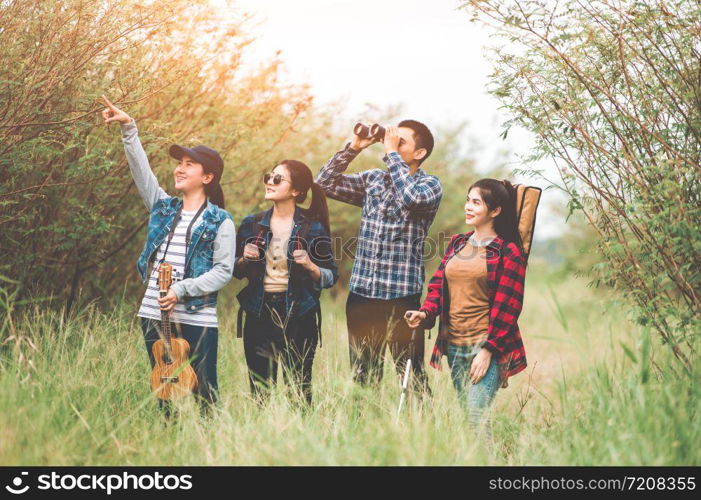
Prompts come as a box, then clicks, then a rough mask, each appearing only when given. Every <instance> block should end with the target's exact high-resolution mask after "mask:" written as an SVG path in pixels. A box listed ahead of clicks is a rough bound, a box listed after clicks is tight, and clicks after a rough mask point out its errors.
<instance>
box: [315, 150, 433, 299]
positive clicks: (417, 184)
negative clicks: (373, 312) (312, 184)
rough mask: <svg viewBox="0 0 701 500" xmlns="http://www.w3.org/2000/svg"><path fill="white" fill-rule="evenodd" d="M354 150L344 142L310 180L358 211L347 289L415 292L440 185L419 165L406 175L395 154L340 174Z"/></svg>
mask: <svg viewBox="0 0 701 500" xmlns="http://www.w3.org/2000/svg"><path fill="white" fill-rule="evenodd" d="M357 154H358V152H357V151H355V150H353V149H352V148H351V147H350V143H348V144H346V147H345V149H344V150H343V151H339V152H338V153H336V154H335V155H334V156H333V157H332V158H331V159H330V160H329V161H328V163H327V164H326V165H324V167H323V168H322V169H321V171H320V172H319V175H318V176H317V178H316V182H317V184H319V185H320V186H321V187H322V189H323V190H324V192H325V193H326V196H328V197H329V198H332V199H334V200H339V201H343V202H346V203H350V204H351V205H356V206H359V207H362V209H363V212H362V218H361V220H360V231H359V232H358V244H357V247H356V251H355V262H354V263H353V272H352V274H351V279H350V284H349V288H350V290H351V291H352V292H354V293H357V294H358V295H362V296H364V297H370V298H374V299H384V300H389V299H396V298H399V297H406V296H408V295H414V294H417V293H421V291H422V288H423V284H424V259H423V247H424V239H425V238H426V235H427V234H428V228H429V227H431V223H432V222H433V219H434V218H435V216H436V212H437V211H438V205H439V204H440V202H441V196H442V195H443V188H442V187H441V183H440V181H439V180H438V178H437V177H435V176H433V175H428V174H427V173H426V172H424V171H423V170H421V169H420V168H419V169H418V170H417V171H416V173H415V174H414V175H413V176H412V175H411V174H410V172H409V166H408V165H407V164H406V163H404V161H402V158H401V156H399V153H395V152H392V153H390V154H388V155H385V157H384V158H383V159H382V160H383V161H384V162H385V164H386V165H387V169H379V168H377V169H373V170H367V171H365V172H360V173H358V174H349V175H347V174H344V173H343V172H344V171H345V170H346V168H348V164H349V163H350V162H351V161H352V160H353V159H354V158H355V157H356V156H357Z"/></svg>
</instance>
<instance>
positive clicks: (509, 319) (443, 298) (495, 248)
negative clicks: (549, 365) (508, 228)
mask: <svg viewBox="0 0 701 500" xmlns="http://www.w3.org/2000/svg"><path fill="white" fill-rule="evenodd" d="M471 234H472V232H469V233H465V234H455V235H453V237H452V238H451V240H450V243H449V244H448V249H447V250H446V252H445V255H444V256H443V259H442V260H441V264H440V265H439V266H438V269H437V270H436V272H435V274H434V275H433V277H432V278H431V281H429V283H428V293H427V295H426V300H424V303H423V305H422V306H421V309H420V310H421V311H423V312H425V313H426V320H425V321H424V322H423V325H424V326H425V327H426V328H432V327H433V325H434V324H435V322H436V317H438V316H440V323H439V327H438V337H437V338H436V345H435V346H434V348H433V354H432V355H431V366H433V367H434V368H436V369H438V370H440V366H441V358H442V357H443V355H444V354H445V351H446V342H447V333H446V332H447V328H448V312H449V311H450V294H449V293H448V280H446V279H444V276H445V266H446V264H447V263H448V261H449V260H450V258H451V257H453V256H454V255H455V254H457V253H458V252H460V250H462V248H463V247H464V246H465V244H466V243H467V239H468V238H469V237H470V235H471ZM486 254H487V255H486V257H487V282H488V286H489V292H490V304H491V306H490V310H489V329H488V332H487V341H486V342H485V344H484V347H485V348H487V349H489V350H490V351H491V352H492V354H493V355H494V356H497V362H498V365H499V372H500V374H501V380H502V387H508V385H509V384H508V378H509V377H510V376H512V375H516V374H517V373H519V372H520V371H521V370H523V369H524V368H526V351H525V349H524V348H523V342H522V341H521V332H520V330H519V328H518V324H517V323H516V320H517V319H518V316H519V314H520V313H521V309H522V307H523V283H524V281H525V278H526V257H525V255H524V254H523V252H522V251H521V250H519V248H518V246H517V245H515V244H513V243H509V244H507V245H505V246H504V240H502V239H501V238H499V237H496V238H494V240H492V242H490V243H489V245H487V252H486Z"/></svg>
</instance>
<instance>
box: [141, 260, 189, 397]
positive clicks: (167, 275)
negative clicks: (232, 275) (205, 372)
mask: <svg viewBox="0 0 701 500" xmlns="http://www.w3.org/2000/svg"><path fill="white" fill-rule="evenodd" d="M172 274H173V266H171V265H170V264H168V263H167V262H163V263H161V265H160V266H159V267H158V290H159V293H160V296H161V297H165V296H166V294H167V293H168V289H169V288H170V285H171V283H172V282H173V277H172ZM159 333H160V336H161V338H160V339H158V340H156V342H154V344H153V349H152V352H153V357H154V359H155V361H156V364H155V365H154V366H153V370H152V371H151V389H152V390H153V391H154V392H155V393H156V397H158V399H175V398H178V397H182V396H185V395H187V394H191V393H192V392H193V391H194V390H195V389H196V388H197V375H195V370H193V369H192V366H190V364H189V363H188V358H189V357H190V344H189V343H188V342H187V340H185V339H181V338H178V337H173V336H172V335H171V332H170V311H164V310H161V330H160V332H159Z"/></svg>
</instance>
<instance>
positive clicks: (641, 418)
mask: <svg viewBox="0 0 701 500" xmlns="http://www.w3.org/2000/svg"><path fill="white" fill-rule="evenodd" d="M612 298H613V295H612V294H611V293H610V292H603V291H598V290H592V289H590V288H588V287H587V286H586V283H585V282H584V281H581V280H578V279H575V278H572V277H568V278H558V277H557V276H552V275H551V276H546V275H545V274H544V273H543V272H539V270H538V267H537V266H532V267H531V268H530V269H529V275H528V279H527V288H526V302H525V308H524V311H523V313H522V316H521V318H522V319H521V321H520V325H521V329H522V332H523V336H524V342H525V345H526V351H527V356H528V361H529V366H528V368H527V369H526V370H525V371H523V372H521V373H520V374H519V375H517V376H515V377H513V378H512V379H510V384H509V387H508V388H506V389H501V390H500V391H499V392H498V394H497V397H496V401H495V407H494V414H495V417H494V439H495V444H496V446H495V448H494V449H493V450H492V451H491V452H490V451H489V450H486V449H484V448H483V447H482V446H480V444H479V441H478V440H476V439H475V438H474V436H473V435H472V434H471V432H470V429H469V428H468V427H467V425H466V422H465V416H464V414H463V413H462V411H461V409H460V407H459V406H458V402H457V399H456V396H455V392H454V390H453V387H452V385H451V383H450V376H449V373H448V371H447V369H445V368H444V369H443V370H442V371H441V372H438V371H435V370H433V369H429V376H430V380H431V385H432V387H433V389H434V393H435V397H434V399H433V404H432V406H430V407H420V406H419V405H417V404H415V403H413V404H410V405H409V408H408V411H406V412H405V413H404V414H403V418H402V419H401V421H399V422H396V421H395V416H394V412H395V408H396V404H397V400H398V394H399V389H398V379H397V378H396V376H394V374H393V373H392V372H391V371H390V369H389V367H386V372H385V378H384V381H383V384H382V386H381V387H380V389H379V391H375V390H371V389H363V388H360V387H357V386H355V385H354V384H353V383H352V381H351V378H350V369H349V364H348V354H347V337H346V330H345V317H344V310H343V309H344V308H343V303H342V302H341V301H339V302H337V303H333V302H331V301H330V300H327V301H326V302H325V303H324V346H323V348H322V349H321V350H320V351H319V352H318V354H317V358H316V362H315V365H314V398H315V404H314V408H313V410H312V411H310V412H307V413H303V412H301V411H299V410H298V409H297V408H296V407H295V406H294V405H291V404H289V402H288V399H287V398H286V397H285V395H284V391H282V390H280V391H276V392H275V393H274V395H273V397H272V399H271V401H270V403H269V405H268V406H267V407H266V408H265V409H259V408H258V406H257V405H256V404H255V403H254V402H253V401H252V400H251V399H250V398H249V394H248V383H247V378H246V368H245V362H244V358H243V347H242V344H241V340H240V339H236V338H235V333H234V326H235V310H234V309H233V308H232V307H231V306H230V304H231V302H230V301H229V300H225V301H223V303H222V305H221V306H220V311H221V312H220V321H221V326H220V343H219V384H220V390H221V394H222V405H221V409H220V411H218V412H217V413H216V414H215V415H214V417H213V418H211V419H210V420H207V419H204V418H201V417H199V414H198V412H197V411H196V408H194V405H193V404H189V405H188V406H187V407H186V408H184V409H183V418H181V419H180V420H179V421H178V422H177V423H175V424H173V425H170V426H164V425H163V422H162V418H161V416H160V414H159V413H158V411H156V408H155V404H154V398H153V396H152V395H151V394H150V393H149V388H148V379H147V375H148V372H149V369H148V361H147V358H146V353H145V350H144V347H143V343H142V342H143V341H142V337H141V331H140V328H139V324H138V321H137V320H136V317H135V308H134V307H135V305H134V304H135V302H136V299H135V298H129V299H128V300H126V299H125V300H122V301H121V304H122V305H121V306H119V307H117V308H116V309H115V310H113V311H112V312H109V313H105V312H104V311H99V310H97V309H96V308H94V307H92V308H91V307H88V308H85V309H84V310H82V311H80V312H78V313H76V314H74V315H72V316H71V317H70V318H69V319H67V320H63V319H62V316H61V315H60V314H59V313H52V312H38V310H36V311H34V312H33V313H31V314H27V315H26V317H16V316H15V317H14V318H13V319H14V322H15V328H16V331H17V332H18V335H19V336H20V337H21V342H19V343H17V342H16V341H15V340H16V339H12V340H10V341H8V342H6V343H5V345H4V347H3V349H4V350H2V351H0V352H1V355H2V358H1V365H0V370H1V371H0V378H1V381H0V383H1V384H2V392H0V428H2V435H1V436H2V437H1V441H0V464H3V465H19V464H22V465H47V464H51V465H87V464H94V465H150V464H158V465H185V464H202V465H214V464H218V465H223V464H288V465H291V464H327V465H335V464H345V465H388V464H407V465H408V464H444V465H450V464H472V465H478V464H495V465H540V464H544V465H691V464H693V465H698V464H700V463H701V460H700V457H701V451H699V450H700V449H701V446H700V445H701V425H699V421H698V419H699V409H700V403H699V401H700V399H699V395H700V391H699V386H698V381H699V376H698V375H699V374H698V373H695V374H694V376H693V377H689V376H686V375H682V374H681V373H680V372H679V370H678V367H676V365H675V364H674V363H673V362H672V360H671V359H670V356H669V355H668V353H667V350H666V349H665V348H664V347H663V346H661V345H659V342H658V341H657V337H656V336H654V334H650V335H649V336H648V335H647V334H646V332H645V331H643V330H642V329H639V328H638V327H636V326H634V325H633V324H631V323H629V322H628V321H627V320H626V318H625V316H626V313H625V306H624V305H623V304H619V303H616V302H615V301H613V300H612ZM227 299H228V297H227ZM433 333H434V335H433V337H432V339H431V340H430V341H429V346H431V345H432V343H433V340H434V339H435V330H434V332H433ZM647 351H649V352H650V354H651V356H650V357H651V358H652V360H653V362H652V363H650V362H648V361H645V360H647V359H648V358H649V357H648V356H646V355H645V353H646V352H647ZM427 355H428V352H427ZM445 363H446V362H445V361H444V364H445ZM657 367H659V368H657ZM670 367H671V368H670ZM675 371H676V373H675Z"/></svg>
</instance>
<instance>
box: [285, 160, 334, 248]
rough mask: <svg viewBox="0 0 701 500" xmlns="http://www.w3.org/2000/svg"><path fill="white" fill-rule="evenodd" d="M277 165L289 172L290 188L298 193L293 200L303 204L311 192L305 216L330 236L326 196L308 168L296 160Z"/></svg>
mask: <svg viewBox="0 0 701 500" xmlns="http://www.w3.org/2000/svg"><path fill="white" fill-rule="evenodd" d="M279 165H285V166H286V167H287V170H288V171H289V172H290V177H291V180H292V186H293V187H294V188H295V189H296V190H297V191H299V192H300V194H299V196H297V199H296V200H295V201H296V202H297V203H304V201H305V200H306V199H307V193H308V192H309V191H311V192H312V201H311V203H310V205H309V208H308V209H307V210H306V213H307V215H308V216H309V217H310V218H312V219H315V220H318V221H319V222H321V225H322V226H324V229H326V234H328V235H329V236H331V227H330V224H329V207H328V205H327V203H326V194H324V190H323V189H322V188H321V186H319V185H318V184H317V183H316V182H314V175H313V174H312V171H311V170H310V169H309V167H308V166H307V165H306V164H304V163H302V162H301V161H298V160H283V161H281V162H280V163H279Z"/></svg>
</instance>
